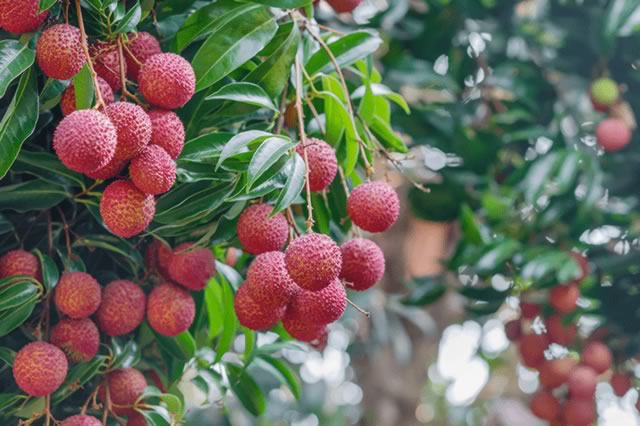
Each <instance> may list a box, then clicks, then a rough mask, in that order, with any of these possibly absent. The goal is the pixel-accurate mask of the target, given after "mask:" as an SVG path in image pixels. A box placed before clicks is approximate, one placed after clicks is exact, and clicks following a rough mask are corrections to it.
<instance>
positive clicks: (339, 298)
mask: <svg viewBox="0 0 640 426" xmlns="http://www.w3.org/2000/svg"><path fill="white" fill-rule="evenodd" d="M346 307H347V292H346V291H345V289H344V286H343V285H342V282H341V281H340V280H339V279H335V280H333V281H332V282H331V284H329V285H328V286H326V287H325V288H323V289H322V290H320V291H309V290H302V289H300V290H298V291H297V292H296V294H294V295H293V297H292V298H291V301H290V302H289V306H288V307H287V316H289V318H291V319H299V320H300V321H305V322H311V323H313V324H324V325H326V324H329V323H332V322H334V321H336V320H337V319H338V318H340V317H341V316H342V314H343V313H344V310H345V309H346Z"/></svg>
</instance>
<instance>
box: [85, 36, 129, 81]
mask: <svg viewBox="0 0 640 426" xmlns="http://www.w3.org/2000/svg"><path fill="white" fill-rule="evenodd" d="M89 53H90V55H91V58H92V60H93V68H94V69H95V71H96V73H97V74H98V76H100V77H102V78H104V80H105V81H106V82H107V83H109V86H111V90H113V91H114V92H115V91H117V90H120V88H121V86H122V80H121V78H120V55H119V53H118V45H117V44H116V43H113V42H111V43H109V42H101V41H97V42H95V43H93V44H92V45H91V46H90V47H89ZM123 65H124V70H125V73H126V72H127V62H126V61H125V62H124V64H123Z"/></svg>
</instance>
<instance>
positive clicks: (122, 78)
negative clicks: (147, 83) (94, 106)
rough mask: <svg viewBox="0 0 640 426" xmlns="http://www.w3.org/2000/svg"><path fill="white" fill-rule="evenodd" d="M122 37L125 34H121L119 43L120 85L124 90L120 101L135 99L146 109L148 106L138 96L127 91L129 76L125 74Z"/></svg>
mask: <svg viewBox="0 0 640 426" xmlns="http://www.w3.org/2000/svg"><path fill="white" fill-rule="evenodd" d="M122 37H124V35H123V34H120V36H119V37H118V40H117V43H118V65H119V66H120V84H121V88H122V93H121V94H120V99H122V100H124V99H126V98H127V97H129V98H131V99H133V100H134V101H135V103H137V104H138V105H140V106H142V107H143V108H146V107H147V106H146V105H145V103H144V102H142V101H141V100H140V99H139V98H138V97H137V96H136V95H134V94H133V93H131V92H129V90H128V89H127V74H126V72H125V69H124V65H125V59H124V53H123V51H122V44H123V43H122Z"/></svg>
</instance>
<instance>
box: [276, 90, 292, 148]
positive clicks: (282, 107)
mask: <svg viewBox="0 0 640 426" xmlns="http://www.w3.org/2000/svg"><path fill="white" fill-rule="evenodd" d="M288 91H289V81H288V80H287V84H286V85H285V86H284V89H283V90H282V96H280V108H278V111H279V114H278V123H277V124H276V130H275V134H276V135H279V134H280V132H282V128H283V127H284V119H285V111H286V110H287V92H288Z"/></svg>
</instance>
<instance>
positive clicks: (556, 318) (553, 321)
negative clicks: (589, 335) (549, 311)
mask: <svg viewBox="0 0 640 426" xmlns="http://www.w3.org/2000/svg"><path fill="white" fill-rule="evenodd" d="M544 324H545V327H546V328H547V335H548V336H549V340H551V341H552V342H554V343H557V344H559V345H562V346H569V345H570V344H571V343H572V342H573V340H574V339H575V338H576V333H577V331H578V329H577V327H576V325H575V324H568V325H564V324H563V320H562V317H561V316H560V315H551V316H550V317H549V318H547V319H546V320H545V322H544Z"/></svg>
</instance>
